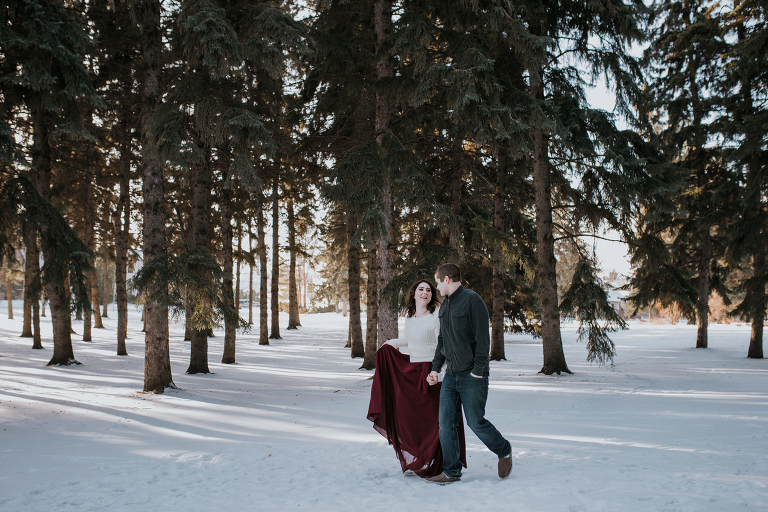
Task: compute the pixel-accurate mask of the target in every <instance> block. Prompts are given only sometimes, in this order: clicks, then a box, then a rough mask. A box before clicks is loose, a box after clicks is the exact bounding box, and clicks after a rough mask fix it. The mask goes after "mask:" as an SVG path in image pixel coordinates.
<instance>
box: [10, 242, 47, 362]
mask: <svg viewBox="0 0 768 512" xmlns="http://www.w3.org/2000/svg"><path fill="white" fill-rule="evenodd" d="M24 243H25V245H26V249H27V254H26V259H25V262H24V286H23V293H22V297H23V298H24V309H23V314H24V316H23V317H22V327H21V337H22V338H31V337H32V336H33V335H32V298H31V297H27V295H28V292H29V290H30V289H31V287H32V280H33V279H34V277H35V275H37V274H38V273H39V272H40V252H39V251H38V249H37V233H36V232H35V230H34V229H32V228H29V229H27V232H26V234H25V237H24ZM35 263H37V264H35ZM9 308H10V306H9ZM11 312H12V310H11ZM32 348H35V347H32ZM40 348H42V347H40Z"/></svg>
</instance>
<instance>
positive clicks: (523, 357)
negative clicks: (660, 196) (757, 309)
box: [0, 302, 768, 512]
mask: <svg viewBox="0 0 768 512" xmlns="http://www.w3.org/2000/svg"><path fill="white" fill-rule="evenodd" d="M0 311H1V312H3V313H4V312H5V302H3V303H2V304H0ZM15 312H16V315H17V319H16V320H6V319H3V320H0V424H1V427H2V431H1V432H0V511H3V512H6V511H7V512H23V511H40V512H43V511H44V512H49V511H57V512H58V511H61V512H65V511H77V512H86V511H95V510H98V511H102V510H109V511H119V512H123V511H137V512H138V511H141V512H146V511H155V510H158V511H159V510H166V511H177V510H186V511H214V512H217V511H225V512H235V511H246V510H254V511H279V510H312V511H356V512H358V511H365V512H376V511H392V510H401V509H412V510H425V511H426V510H429V509H431V510H444V509H445V510H447V509H450V510H466V511H470V510H478V509H482V510H486V511H496V510H516V511H528V510H543V511H566V512H575V511H646V510H660V511H728V510H736V509H738V510H742V509H747V510H763V509H768V460H766V456H767V455H768V386H767V385H766V384H768V360H749V359H747V358H746V353H747V343H748V339H749V328H748V326H743V325H728V326H726V325H712V326H711V328H710V347H712V348H710V349H708V350H696V349H694V348H692V347H693V346H694V344H695V343H694V342H695V328H694V327H693V326H684V325H679V326H658V325H648V324H636V323H633V324H631V329H630V330H629V331H626V332H622V333H617V334H616V335H615V336H614V337H613V339H614V341H615V342H616V345H617V350H618V356H617V358H616V361H615V366H614V367H612V368H611V367H607V368H599V367H597V366H594V365H589V364H588V363H586V362H585V357H586V350H585V348H584V346H583V345H582V344H579V343H576V341H575V326H574V325H565V326H564V331H563V337H564V344H565V352H566V358H567V360H568V364H569V366H570V368H571V370H573V371H574V372H575V374H574V375H569V376H559V377H558V376H552V377H546V376H543V375H538V374H537V373H536V372H537V371H538V370H539V368H540V367H541V344H540V343H538V342H537V341H536V340H533V339H531V338H530V337H526V336H508V338H507V342H506V356H507V359H508V360H507V361H503V362H492V363H491V390H490V393H489V398H488V407H487V416H488V418H489V419H490V420H491V421H493V423H494V424H495V425H496V426H497V427H498V428H499V430H500V431H501V432H502V433H503V434H504V435H505V436H506V437H507V438H508V439H509V440H510V442H511V443H512V450H513V451H512V453H513V456H514V462H515V466H514V469H513V472H512V476H511V477H510V478H509V479H508V480H503V481H502V480H499V478H498V477H497V476H496V460H495V456H494V455H493V454H491V453H490V452H488V450H487V449H486V448H485V447H484V446H483V445H482V443H480V442H479V441H478V439H477V438H476V437H475V436H474V435H473V434H472V433H471V432H470V431H469V430H467V449H468V455H469V458H468V462H469V468H468V469H467V470H466V471H465V473H464V475H463V478H462V481H461V482H459V483H456V484H453V485H450V486H445V487H440V486H435V485H431V484H427V483H425V482H423V481H421V480H420V479H419V478H418V477H414V476H408V475H403V474H402V473H401V472H400V469H399V465H398V462H397V460H396V458H395V455H394V452H393V450H392V449H391V447H389V446H388V445H387V444H386V442H385V441H384V439H383V438H382V437H381V436H380V435H379V434H377V433H376V432H375V431H374V430H373V428H372V426H371V423H370V422H369V421H368V420H366V418H365V416H366V412H367V407H368V397H369V391H370V386H371V381H370V380H368V378H369V377H370V376H371V374H372V372H369V371H365V370H359V369H358V367H359V366H360V362H361V361H360V360H359V359H351V358H350V357H349V352H348V349H345V348H344V341H345V339H346V329H347V327H346V325H347V324H346V319H345V318H343V317H341V316H340V315H337V314H334V313H328V314H322V315H307V316H302V319H301V321H302V324H303V327H301V328H300V329H299V330H297V331H288V330H283V331H282V332H281V334H282V336H283V339H281V340H272V341H271V343H272V344H271V345H270V346H259V345H258V344H257V342H256V341H255V340H256V335H255V334H246V335H239V337H238V345H237V360H238V364H236V365H222V364H220V363H219V362H218V361H219V360H220V359H221V354H222V342H223V335H222V333H221V332H217V336H216V337H215V338H212V339H211V340H210V345H209V347H210V349H209V358H210V366H211V370H212V371H213V372H214V374H211V375H186V374H185V373H184V371H185V370H186V368H187V366H188V356H189V354H188V344H187V343H186V342H184V341H182V340H183V336H182V334H183V332H182V330H181V327H180V326H179V325H175V326H173V327H172V339H171V360H172V366H173V375H174V381H175V383H176V385H177V386H178V387H179V389H177V390H168V391H167V392H166V393H165V394H164V395H153V394H147V393H141V392H140V390H141V388H142V378H143V358H142V356H143V336H142V334H141V333H140V332H139V330H140V328H141V324H140V322H139V318H140V317H139V313H138V312H137V311H136V310H134V309H131V311H130V312H129V314H130V317H131V324H130V327H129V336H130V339H129V340H128V352H129V354H130V355H129V356H127V357H118V356H116V355H114V354H115V341H114V338H115V318H114V316H115V313H114V312H112V313H111V314H112V318H110V319H105V325H106V329H103V330H94V338H95V341H94V342H92V343H85V342H82V341H75V342H74V350H75V356H76V358H77V359H78V360H79V361H80V362H82V363H83V365H82V366H72V367H67V368H58V367H46V366H45V364H46V363H47V362H48V360H49V358H50V356H51V352H52V342H51V337H50V336H51V335H50V323H47V321H48V320H49V319H50V317H49V318H48V319H45V318H44V319H43V322H44V323H43V334H44V340H43V342H44V345H45V347H46V348H45V350H31V349H30V348H29V347H31V345H32V341H31V339H23V338H19V337H18V334H19V333H20V332H21V320H20V318H21V308H20V304H19V307H17V308H16V311H15ZM3 316H5V315H3ZM281 325H283V326H285V325H286V321H283V322H282V324H281ZM74 328H75V330H76V331H77V332H78V333H80V334H82V323H81V322H76V323H75V324H74ZM73 338H74V339H75V340H79V337H78V336H74V335H73Z"/></svg>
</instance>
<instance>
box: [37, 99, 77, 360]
mask: <svg viewBox="0 0 768 512" xmlns="http://www.w3.org/2000/svg"><path fill="white" fill-rule="evenodd" d="M48 122H49V121H48V119H47V118H46V115H45V114H44V113H42V112H39V111H33V112H32V132H33V142H32V167H33V168H34V169H35V171H36V174H37V191H38V193H39V194H40V196H41V197H42V198H43V199H45V200H46V201H50V200H51V157H50V150H51V148H50V146H49V145H48V137H49V131H48ZM49 229H50V227H49V226H48V225H43V226H42V229H41V232H40V245H41V248H42V251H43V255H44V256H45V255H48V254H54V252H55V251H54V250H53V249H54V247H53V246H51V241H50V240H51V237H50V236H48V230H49ZM45 265H46V267H47V268H48V269H49V270H51V271H52V272H51V273H49V276H52V281H51V282H50V283H49V284H48V297H49V299H50V301H51V324H52V325H53V357H51V360H50V361H49V362H48V365H49V366H50V365H63V366H67V365H70V364H79V363H78V362H77V361H76V360H75V356H74V352H73V350H72V318H71V317H70V309H69V288H68V287H67V286H66V285H65V283H66V282H67V276H68V270H69V265H68V262H66V261H53V258H46V262H45Z"/></svg>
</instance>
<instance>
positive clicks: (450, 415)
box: [439, 373, 512, 477]
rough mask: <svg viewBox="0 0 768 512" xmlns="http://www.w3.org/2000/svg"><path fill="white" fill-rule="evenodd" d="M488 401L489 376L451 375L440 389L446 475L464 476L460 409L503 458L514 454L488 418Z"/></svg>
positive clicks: (481, 436) (481, 437) (473, 428)
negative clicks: (458, 426)
mask: <svg viewBox="0 0 768 512" xmlns="http://www.w3.org/2000/svg"><path fill="white" fill-rule="evenodd" d="M486 400H488V377H483V378H482V379H478V378H477V377H473V376H471V375H470V374H468V373H466V374H464V375H448V374H446V375H445V377H444V378H443V384H442V387H441V388H440V415H439V418H440V420H439V421H440V444H441V445H442V449H443V473H445V474H446V475H447V476H450V477H460V476H461V461H460V460H459V437H458V434H457V433H456V422H457V421H460V415H459V412H460V409H459V408H460V407H462V406H463V407H464V417H465V418H466V419H467V425H468V426H469V428H471V429H472V432H474V433H475V435H476V436H477V437H478V438H479V439H480V440H481V441H482V442H483V443H484V444H485V446H487V447H488V449H489V450H491V451H492V452H493V453H495V454H496V455H497V456H498V457H499V458H502V457H506V456H507V455H509V454H510V453H512V447H511V446H510V444H509V441H507V440H506V439H504V437H503V436H502V435H501V434H500V433H499V431H498V430H496V427H494V426H493V424H492V423H491V422H490V421H488V420H487V419H485V402H486Z"/></svg>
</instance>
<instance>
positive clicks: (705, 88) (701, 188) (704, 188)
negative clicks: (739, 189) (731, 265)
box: [633, 0, 734, 348]
mask: <svg viewBox="0 0 768 512" xmlns="http://www.w3.org/2000/svg"><path fill="white" fill-rule="evenodd" d="M654 16H655V17H656V19H658V22H656V24H655V29H654V38H653V41H652V43H651V45H650V47H649V49H648V50H647V51H646V57H645V58H646V61H647V62H648V63H649V65H650V66H651V75H652V78H653V80H652V82H651V84H650V87H649V91H651V93H652V94H653V100H652V106H653V107H654V108H655V111H654V114H653V117H652V121H653V122H654V124H655V125H656V126H659V127H660V131H659V138H660V141H661V143H662V144H663V145H664V146H665V147H666V148H667V151H668V154H670V155H671V156H672V158H673V159H674V161H675V163H676V164H677V165H678V166H679V167H680V168H681V169H682V170H683V171H684V173H685V176H684V179H685V184H684V186H683V188H682V190H681V191H680V193H679V195H678V196H677V198H676V204H675V208H676V211H675V213H674V214H673V215H670V216H669V217H668V218H667V221H668V224H667V225H666V226H664V229H665V231H666V233H667V235H668V236H669V237H670V243H669V251H670V259H669V260H668V261H669V263H670V264H671V267H664V266H661V267H660V269H662V270H663V269H665V268H666V269H667V271H662V272H658V271H657V272H653V273H651V272H649V273H647V274H646V275H645V280H646V282H645V283H643V282H641V280H635V281H634V282H633V284H634V285H637V286H638V294H636V295H635V296H636V297H639V296H640V294H641V289H642V288H647V287H660V286H665V287H666V290H665V291H667V292H671V293H675V296H673V297H670V296H669V295H665V296H660V297H658V296H657V299H660V300H661V301H662V303H668V302H670V301H672V302H675V303H677V304H678V305H679V306H680V307H681V309H682V310H683V311H684V312H685V313H686V314H687V316H688V317H689V318H691V317H693V316H694V314H695V317H696V319H697V323H698V330H697V335H696V347H697V348H706V347H707V346H708V342H707V326H708V321H709V320H708V317H709V296H710V294H711V293H712V291H715V290H716V291H717V292H718V293H719V294H720V295H721V296H722V297H723V298H724V299H725V300H728V292H727V290H726V289H725V288H724V286H723V275H722V271H723V267H722V266H721V265H719V264H718V261H719V260H721V259H722V257H723V255H724V248H725V246H724V234H725V230H722V229H719V228H721V227H722V225H723V223H724V221H725V220H726V219H727V218H728V217H730V214H729V203H730V202H731V200H730V196H731V195H732V194H733V188H732V186H733V183H734V182H733V181H732V176H731V174H730V173H729V172H728V169H727V166H726V165H725V162H724V160H723V155H722V146H721V144H720V143H719V142H718V140H719V138H720V136H721V135H720V134H719V131H720V128H719V127H718V126H717V123H715V122H714V120H715V118H714V117H713V114H714V113H716V112H717V111H718V109H719V108H720V106H719V103H720V98H719V97H718V95H717V94H715V93H714V91H715V90H716V87H717V82H718V80H719V78H718V75H719V66H718V65H717V57H718V56H719V55H720V54H722V53H723V52H724V51H725V48H726V47H725V44H724V41H723V38H722V35H720V34H721V31H720V29H719V18H718V16H717V14H716V13H715V12H714V11H713V9H712V4H711V3H710V2H707V1H701V0H686V1H683V2H666V1H665V2H659V3H657V4H656V5H655V6H654ZM657 258H658V256H657ZM672 267H674V269H673V268H672ZM652 276H653V277H656V278H657V279H660V280H665V281H667V280H668V283H677V282H678V281H677V277H678V276H680V277H682V278H683V279H686V280H687V281H688V283H689V285H688V286H682V285H681V286H669V284H667V285H662V284H661V283H652V281H648V279H649V278H651V277H652ZM691 287H692V288H694V289H695V290H696V299H695V304H692V303H691V302H690V300H691V297H690V295H689V293H688V292H689V290H690V288H691ZM642 303H645V301H642Z"/></svg>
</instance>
